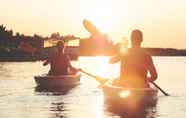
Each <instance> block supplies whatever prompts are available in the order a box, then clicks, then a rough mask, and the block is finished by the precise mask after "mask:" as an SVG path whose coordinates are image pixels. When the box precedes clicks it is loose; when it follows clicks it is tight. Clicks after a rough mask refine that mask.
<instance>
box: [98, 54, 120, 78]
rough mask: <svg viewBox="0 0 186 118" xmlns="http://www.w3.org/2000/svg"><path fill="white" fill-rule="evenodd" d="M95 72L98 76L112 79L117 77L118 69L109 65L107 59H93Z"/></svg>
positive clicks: (103, 57)
mask: <svg viewBox="0 0 186 118" xmlns="http://www.w3.org/2000/svg"><path fill="white" fill-rule="evenodd" d="M113 68H115V69H113ZM95 70H96V74H97V75H98V76H100V77H104V78H110V79H112V78H111V77H114V76H118V75H119V67H117V66H114V65H112V64H109V57H105V56H101V57H96V58H95Z"/></svg>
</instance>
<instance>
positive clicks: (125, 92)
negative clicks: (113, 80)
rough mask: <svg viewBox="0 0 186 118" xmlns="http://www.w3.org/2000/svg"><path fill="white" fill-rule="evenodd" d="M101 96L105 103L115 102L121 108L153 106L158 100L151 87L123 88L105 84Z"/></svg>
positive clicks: (156, 91) (153, 88)
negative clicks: (102, 95)
mask: <svg viewBox="0 0 186 118" xmlns="http://www.w3.org/2000/svg"><path fill="white" fill-rule="evenodd" d="M103 94H104V98H105V100H106V101H107V102H110V103H116V102H117V103H119V104H120V105H122V106H132V105H140V106H141V105H143V106H144V105H145V106H154V105H156V103H157V100H158V96H157V95H158V90H157V88H155V87H154V86H153V85H150V88H124V87H118V86H114V85H112V84H105V85H104V86H103Z"/></svg>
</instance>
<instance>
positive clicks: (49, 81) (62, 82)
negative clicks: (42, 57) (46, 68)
mask: <svg viewBox="0 0 186 118" xmlns="http://www.w3.org/2000/svg"><path fill="white" fill-rule="evenodd" d="M80 76H81V74H80V73H76V74H72V75H60V76H51V75H41V76H35V77H34V79H35V82H36V84H37V86H40V87H44V88H54V87H69V86H74V85H77V84H79V82H80Z"/></svg>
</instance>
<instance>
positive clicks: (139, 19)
mask: <svg viewBox="0 0 186 118" xmlns="http://www.w3.org/2000/svg"><path fill="white" fill-rule="evenodd" d="M0 3H1V4H0V24H4V25H5V26H7V27H8V29H13V31H17V32H21V33H24V34H28V35H33V34H34V33H37V34H40V35H43V36H48V35H49V34H51V33H52V32H60V33H61V34H64V35H65V34H74V35H76V36H80V37H87V36H88V35H89V34H88V32H87V31H86V30H85V29H84V28H83V25H82V21H83V19H85V18H86V19H88V20H90V21H92V22H93V23H94V24H95V25H96V26H97V27H98V28H99V29H101V31H103V32H105V33H108V35H109V36H110V38H111V39H112V40H114V41H116V42H117V41H119V40H120V39H122V37H127V38H129V35H130V32H131V30H132V29H135V28H139V29H141V30H142V31H143V32H144V46H146V47H171V48H186V22H185V21H186V13H185V12H186V1H185V0H6V1H5V0H0Z"/></svg>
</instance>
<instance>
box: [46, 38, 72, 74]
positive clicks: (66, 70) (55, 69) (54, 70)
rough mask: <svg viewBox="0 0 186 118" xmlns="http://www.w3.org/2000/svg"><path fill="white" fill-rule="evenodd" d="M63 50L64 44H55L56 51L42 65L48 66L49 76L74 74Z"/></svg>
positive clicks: (61, 42) (60, 42)
mask: <svg viewBox="0 0 186 118" xmlns="http://www.w3.org/2000/svg"><path fill="white" fill-rule="evenodd" d="M64 50H65V45H64V42H63V41H59V42H58V43H57V51H56V52H55V53H54V54H52V55H51V56H50V57H49V58H48V59H47V60H46V61H45V62H44V63H43V65H44V66H46V65H48V64H50V70H49V73H48V74H49V75H68V74H70V72H76V69H75V68H74V67H73V66H72V65H71V63H70V59H69V57H68V55H67V54H65V53H64Z"/></svg>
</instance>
